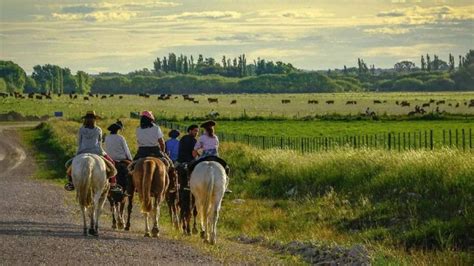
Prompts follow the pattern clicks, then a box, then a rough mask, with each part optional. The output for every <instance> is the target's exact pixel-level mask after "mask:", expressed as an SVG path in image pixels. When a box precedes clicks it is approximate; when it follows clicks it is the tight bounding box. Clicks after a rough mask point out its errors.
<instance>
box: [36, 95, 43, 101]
mask: <svg viewBox="0 0 474 266" xmlns="http://www.w3.org/2000/svg"><path fill="white" fill-rule="evenodd" d="M35 98H36V100H42V99H43V96H41V95H36V96H35Z"/></svg>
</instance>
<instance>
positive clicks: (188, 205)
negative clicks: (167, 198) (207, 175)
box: [177, 164, 198, 235]
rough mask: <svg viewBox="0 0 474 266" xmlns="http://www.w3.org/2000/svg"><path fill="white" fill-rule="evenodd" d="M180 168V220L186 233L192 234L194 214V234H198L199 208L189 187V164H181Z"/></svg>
mask: <svg viewBox="0 0 474 266" xmlns="http://www.w3.org/2000/svg"><path fill="white" fill-rule="evenodd" d="M177 170H178V183H179V201H178V204H179V222H180V223H181V226H182V228H183V233H184V234H185V235H191V216H194V223H193V228H192V230H193V234H197V233H198V230H197V221H196V218H197V209H196V206H195V200H194V197H193V195H192V194H191V190H190V189H189V178H188V171H187V164H180V165H179V166H178V167H177Z"/></svg>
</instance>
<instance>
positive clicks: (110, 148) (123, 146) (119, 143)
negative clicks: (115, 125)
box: [105, 134, 132, 161]
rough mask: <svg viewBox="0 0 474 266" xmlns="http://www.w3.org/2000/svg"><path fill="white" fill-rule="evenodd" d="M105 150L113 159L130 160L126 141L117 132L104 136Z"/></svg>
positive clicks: (130, 156) (130, 155)
mask: <svg viewBox="0 0 474 266" xmlns="http://www.w3.org/2000/svg"><path fill="white" fill-rule="evenodd" d="M105 151H106V152H107V154H108V155H109V156H110V157H111V158H112V159H113V160H114V161H122V160H132V154H131V153H130V149H129V148H128V145H127V142H126V141H125V138H124V137H123V136H121V135H119V134H110V135H107V136H106V137H105Z"/></svg>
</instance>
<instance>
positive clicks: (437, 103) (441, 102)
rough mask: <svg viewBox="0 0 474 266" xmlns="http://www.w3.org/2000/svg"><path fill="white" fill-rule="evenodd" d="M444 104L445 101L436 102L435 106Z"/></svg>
mask: <svg viewBox="0 0 474 266" xmlns="http://www.w3.org/2000/svg"><path fill="white" fill-rule="evenodd" d="M445 103H446V101H445V100H441V101H437V102H436V105H440V104H445Z"/></svg>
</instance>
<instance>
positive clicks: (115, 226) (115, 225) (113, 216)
mask: <svg viewBox="0 0 474 266" xmlns="http://www.w3.org/2000/svg"><path fill="white" fill-rule="evenodd" d="M109 202H110V212H111V213H112V229H116V228H117V221H116V220H115V208H116V207H115V202H114V200H113V199H109Z"/></svg>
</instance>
